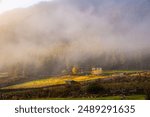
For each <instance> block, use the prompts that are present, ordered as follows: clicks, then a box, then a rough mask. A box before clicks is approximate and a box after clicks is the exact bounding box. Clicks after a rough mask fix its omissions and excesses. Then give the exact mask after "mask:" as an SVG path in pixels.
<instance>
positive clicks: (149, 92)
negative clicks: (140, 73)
mask: <svg viewBox="0 0 150 117" xmlns="http://www.w3.org/2000/svg"><path fill="white" fill-rule="evenodd" d="M145 95H146V97H145V99H146V100H150V88H147V89H145Z"/></svg>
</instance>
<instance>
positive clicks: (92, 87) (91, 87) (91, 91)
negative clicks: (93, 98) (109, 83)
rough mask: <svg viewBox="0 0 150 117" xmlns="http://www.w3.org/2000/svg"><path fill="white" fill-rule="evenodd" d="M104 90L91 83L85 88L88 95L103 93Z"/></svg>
mask: <svg viewBox="0 0 150 117" xmlns="http://www.w3.org/2000/svg"><path fill="white" fill-rule="evenodd" d="M104 91H105V89H104V87H103V86H101V85H100V84H98V83H91V84H89V85H88V86H87V88H86V92H87V93H89V94H99V93H104Z"/></svg>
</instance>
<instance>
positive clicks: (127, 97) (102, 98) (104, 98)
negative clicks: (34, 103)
mask: <svg viewBox="0 0 150 117" xmlns="http://www.w3.org/2000/svg"><path fill="white" fill-rule="evenodd" d="M37 100H121V96H108V97H99V98H41V99H37ZM125 100H145V95H131V96H126V98H125Z"/></svg>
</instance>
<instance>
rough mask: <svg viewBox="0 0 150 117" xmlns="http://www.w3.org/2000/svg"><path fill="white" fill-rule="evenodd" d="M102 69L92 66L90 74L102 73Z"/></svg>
mask: <svg viewBox="0 0 150 117" xmlns="http://www.w3.org/2000/svg"><path fill="white" fill-rule="evenodd" d="M102 72H103V70H102V68H92V71H91V74H92V75H100V74H102Z"/></svg>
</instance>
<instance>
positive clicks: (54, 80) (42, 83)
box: [3, 76, 106, 89]
mask: <svg viewBox="0 0 150 117" xmlns="http://www.w3.org/2000/svg"><path fill="white" fill-rule="evenodd" d="M99 78H106V76H63V77H50V78H46V79H41V80H35V81H30V82H26V83H22V84H18V85H13V86H9V87H5V88H3V89H21V88H40V87H46V86H52V85H59V84H65V81H66V80H74V81H87V80H94V79H99Z"/></svg>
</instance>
